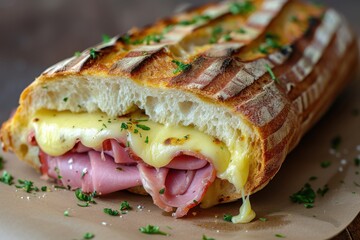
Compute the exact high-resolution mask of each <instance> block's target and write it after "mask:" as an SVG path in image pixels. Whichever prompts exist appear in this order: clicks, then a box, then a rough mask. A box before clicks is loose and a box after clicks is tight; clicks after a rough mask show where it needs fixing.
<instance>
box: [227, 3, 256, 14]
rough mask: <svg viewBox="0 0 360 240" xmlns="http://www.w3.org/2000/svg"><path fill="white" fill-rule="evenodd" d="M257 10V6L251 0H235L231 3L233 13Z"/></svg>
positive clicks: (246, 12)
mask: <svg viewBox="0 0 360 240" xmlns="http://www.w3.org/2000/svg"><path fill="white" fill-rule="evenodd" d="M254 10H255V6H254V4H253V3H252V2H251V1H245V2H233V3H231V4H230V12H231V13H232V14H234V15H235V14H248V13H250V12H252V11H254Z"/></svg>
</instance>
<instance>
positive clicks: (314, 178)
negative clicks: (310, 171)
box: [309, 176, 317, 181]
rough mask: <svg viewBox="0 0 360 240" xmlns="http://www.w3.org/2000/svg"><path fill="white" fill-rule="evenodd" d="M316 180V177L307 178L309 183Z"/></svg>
mask: <svg viewBox="0 0 360 240" xmlns="http://www.w3.org/2000/svg"><path fill="white" fill-rule="evenodd" d="M316 179H317V177H316V176H311V177H310V178H309V181H315V180H316Z"/></svg>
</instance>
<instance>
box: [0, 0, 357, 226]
mask: <svg viewBox="0 0 360 240" xmlns="http://www.w3.org/2000/svg"><path fill="white" fill-rule="evenodd" d="M357 52H358V51H357V42H356V37H355V35H354V33H353V32H352V30H351V29H350V28H349V26H348V24H347V22H346V21H345V20H344V18H343V17H342V16H341V15H340V14H338V13H337V12H336V11H334V10H333V9H330V8H326V7H323V6H319V5H315V4H311V3H304V2H301V1H295V0H253V1H232V2H221V3H212V4H207V5H205V6H200V7H197V8H194V9H190V10H188V11H185V12H182V13H179V14H177V15H176V16H173V17H171V18H167V19H163V20H159V21H158V22H156V23H155V24H153V25H151V26H148V27H146V28H142V29H138V28H134V29H131V30H130V31H128V32H127V33H126V34H123V35H119V36H115V37H113V38H106V39H104V41H103V42H102V43H100V44H98V45H96V46H94V47H91V48H88V49H86V50H84V51H83V52H78V53H76V54H75V55H74V56H72V57H70V58H68V59H65V60H64V61H61V62H59V63H57V64H55V65H53V66H51V67H50V68H48V69H47V70H45V71H44V72H43V73H42V74H41V75H40V76H39V77H38V78H37V79H36V80H35V81H34V82H33V83H32V84H30V85H29V86H28V87H27V88H26V89H25V90H24V91H23V93H22V94H21V97H20V103H19V106H18V108H17V110H16V112H15V113H14V114H13V115H12V116H11V118H10V119H9V120H8V121H7V122H5V123H4V124H3V125H2V128H1V140H2V143H3V149H4V150H5V151H12V152H14V153H15V154H16V156H17V157H18V158H19V159H21V160H24V161H26V162H27V163H29V164H30V165H32V166H33V167H34V168H35V169H37V170H39V171H40V172H41V174H42V175H44V176H46V177H49V178H51V179H54V180H55V181H57V182H58V183H60V184H62V185H64V186H65V187H68V188H69V189H72V190H75V189H81V190H82V191H83V192H85V193H92V192H96V194H97V195H100V196H101V195H104V194H108V193H112V192H116V191H120V190H128V191H130V192H134V193H138V194H149V195H151V197H152V199H153V202H154V204H156V205H157V206H159V208H161V209H163V210H164V211H166V212H172V215H173V216H174V217H177V218H179V217H183V216H185V215H186V214H187V213H188V212H189V210H190V209H191V208H193V207H195V206H197V205H200V206H201V207H204V208H208V207H211V206H214V205H216V204H219V203H227V202H231V201H235V200H238V199H242V200H243V201H242V206H241V208H240V211H239V215H237V216H234V217H233V218H232V221H233V222H234V223H239V222H240V223H245V222H249V221H251V220H252V219H253V218H254V217H255V212H254V211H253V210H252V209H251V204H250V200H249V196H250V195H251V194H253V193H255V192H257V191H259V190H260V189H262V188H263V187H265V186H266V185H267V184H268V183H269V181H270V180H271V179H272V178H273V177H274V176H275V174H276V173H277V172H278V171H279V169H280V167H281V165H282V163H283V161H284V159H285V157H286V155H287V154H288V153H289V152H290V151H291V150H292V149H293V148H294V147H295V146H296V145H297V144H298V142H299V140H300V139H301V137H302V136H303V135H304V133H305V132H306V131H307V130H309V129H310V128H311V127H312V126H313V125H314V123H315V122H316V121H317V120H318V119H319V118H320V117H321V116H322V115H323V114H324V112H325V111H326V110H327V109H328V107H329V106H330V104H331V103H332V102H333V100H334V99H335V97H336V96H337V95H338V94H339V92H340V91H341V90H342V89H343V88H344V86H345V85H346V83H347V82H348V81H349V79H351V76H352V75H353V74H354V73H353V71H352V70H353V69H354V67H355V66H356V64H357V62H358V55H357ZM299 164H300V163H299Z"/></svg>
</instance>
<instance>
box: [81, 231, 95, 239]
mask: <svg viewBox="0 0 360 240" xmlns="http://www.w3.org/2000/svg"><path fill="white" fill-rule="evenodd" d="M94 237H95V234H93V233H89V232H87V233H85V234H84V236H83V239H93V238H94Z"/></svg>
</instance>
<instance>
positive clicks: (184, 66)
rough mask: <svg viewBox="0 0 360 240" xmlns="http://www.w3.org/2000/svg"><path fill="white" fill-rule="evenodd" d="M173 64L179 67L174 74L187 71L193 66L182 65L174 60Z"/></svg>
mask: <svg viewBox="0 0 360 240" xmlns="http://www.w3.org/2000/svg"><path fill="white" fill-rule="evenodd" d="M172 62H173V63H175V64H176V66H177V68H176V69H175V70H174V71H173V73H174V74H177V73H179V72H183V71H186V70H188V69H189V68H190V67H191V64H186V63H182V62H180V61H178V60H172Z"/></svg>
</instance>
